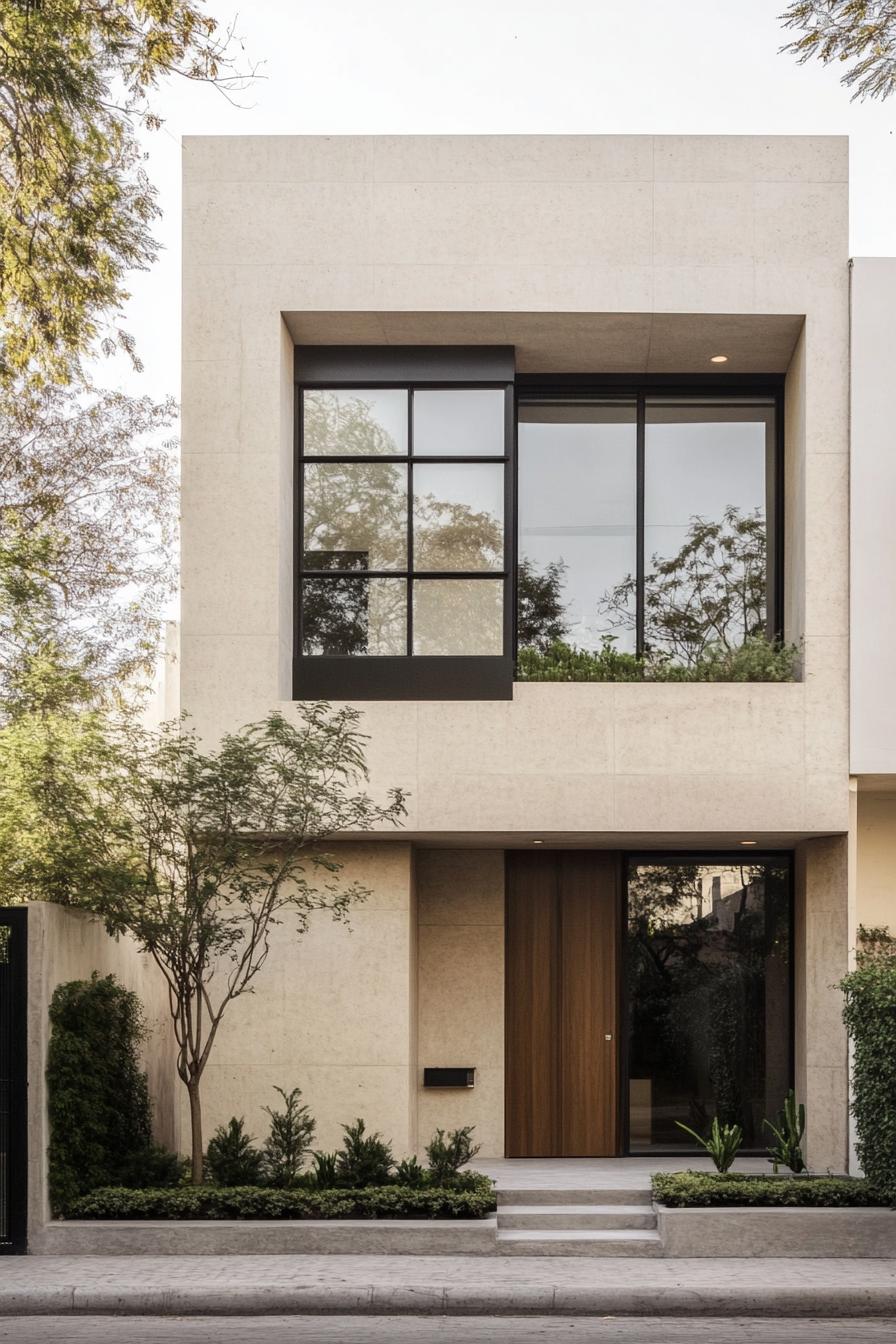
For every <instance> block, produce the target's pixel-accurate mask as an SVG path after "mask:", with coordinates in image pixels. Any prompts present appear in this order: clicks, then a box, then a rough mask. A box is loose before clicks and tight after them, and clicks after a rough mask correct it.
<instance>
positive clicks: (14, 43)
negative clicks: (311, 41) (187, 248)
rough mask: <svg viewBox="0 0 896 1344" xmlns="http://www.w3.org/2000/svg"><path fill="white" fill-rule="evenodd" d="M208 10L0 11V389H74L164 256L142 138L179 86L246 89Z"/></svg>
mask: <svg viewBox="0 0 896 1344" xmlns="http://www.w3.org/2000/svg"><path fill="white" fill-rule="evenodd" d="M231 38H232V34H231V33H230V32H227V33H224V34H223V35H221V34H219V31H218V25H217V24H216V22H215V20H214V19H213V18H211V17H210V16H209V14H208V13H207V12H206V6H205V4H204V3H203V0H198V2H197V0H92V3H90V4H85V3H84V2H83V0H0V332H2V335H0V379H3V378H9V377H10V376H13V375H15V374H19V373H22V372H23V371H25V370H30V371H33V372H37V373H39V374H42V375H43V376H44V377H49V378H51V379H55V380H58V381H64V380H65V379H66V378H67V377H69V376H70V375H71V373H72V371H73V369H75V368H77V367H78V365H79V362H80V359H81V357H82V356H83V355H84V354H85V352H86V351H88V350H89V349H90V348H91V346H92V345H93V343H94V342H95V340H96V339H97V337H98V336H102V337H103V339H104V343H105V344H106V345H107V348H111V347H114V345H116V344H117V345H119V346H120V347H123V348H124V349H126V350H128V351H129V352H133V348H134V344H133V340H132V339H131V338H130V337H129V336H128V335H127V334H126V333H125V332H124V331H122V330H121V329H120V327H118V326H117V321H116V317H117V313H118V311H119V310H120V308H121V306H122V304H123V302H124V301H125V299H126V298H127V297H128V294H127V290H126V288H125V280H126V275H127V272H128V271H129V270H133V269H146V268H147V267H148V266H149V265H150V263H151V262H152V260H153V258H154V257H155V255H156V252H157V244H156V242H155V240H154V239H153V237H152V233H151V226H152V223H153V221H154V219H155V218H156V216H157V215H158V214H159V207H158V203H157V200H156V193H155V190H154V188H153V187H152V185H151V184H150V182H149V180H148V178H147V176H146V173H145V172H144V170H143V167H142V153H141V150H140V146H139V143H138V140H137V137H136V130H137V127H138V125H139V124H140V123H141V122H142V123H144V124H147V125H150V126H157V125H158V124H159V117H158V115H157V113H155V112H154V111H153V110H152V109H151V107H150V105H149V102H148V99H149V97H150V96H151V94H152V93H153V91H154V90H155V89H156V88H157V86H158V85H159V83H160V82H161V81H162V80H164V79H166V78H167V77H168V76H171V75H175V74H177V75H182V76H184V77H186V78H187V79H192V80H202V81H208V82H210V83H215V84H218V85H219V86H221V87H223V88H224V89H228V88H234V87H240V86H241V84H242V80H241V78H240V76H239V75H237V74H236V73H235V71H234V67H233V63H232V60H231V57H230V56H229V49H230V46H231Z"/></svg>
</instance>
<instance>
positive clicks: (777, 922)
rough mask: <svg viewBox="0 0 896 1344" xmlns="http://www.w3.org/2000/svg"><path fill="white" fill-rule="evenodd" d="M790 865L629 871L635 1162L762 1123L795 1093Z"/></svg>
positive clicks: (783, 858) (682, 863)
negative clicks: (723, 1130)
mask: <svg viewBox="0 0 896 1344" xmlns="http://www.w3.org/2000/svg"><path fill="white" fill-rule="evenodd" d="M791 885H792V884H791V864H790V858H789V856H788V855H779V856H772V857H763V858H760V857H759V856H757V857H756V858H753V859H750V861H749V862H743V861H741V859H740V856H738V857H736V858H732V857H725V856H720V857H719V858H717V859H710V858H707V857H705V856H702V855H701V856H696V855H675V856H667V857H663V856H660V855H646V856H643V857H641V858H638V859H632V860H630V861H629V864H628V874H627V887H628V919H627V939H626V942H627V1000H628V1111H629V1151H630V1152H633V1153H635V1152H647V1151H670V1150H676V1149H678V1150H686V1149H689V1148H692V1147H693V1143H692V1141H691V1140H690V1139H689V1138H688V1137H687V1135H686V1134H684V1133H683V1132H682V1131H681V1130H680V1129H679V1128H678V1127H677V1124H676V1121H682V1122H683V1123H684V1124H686V1125H689V1126H690V1127H691V1128H692V1129H694V1130H696V1131H697V1132H698V1133H701V1134H702V1133H705V1132H706V1130H707V1129H708V1127H709V1125H710V1124H711V1123H712V1119H713V1117H714V1116H718V1118H719V1121H720V1123H733V1124H739V1125H740V1126H741V1127H742V1128H743V1131H744V1147H745V1148H747V1149H761V1148H763V1147H764V1146H765V1143H766V1136H765V1135H764V1134H763V1131H762V1121H763V1118H764V1117H766V1116H769V1117H771V1116H774V1115H775V1114H776V1113H777V1111H778V1109H779V1108H780V1106H781V1104H782V1102H783V1100H784V1097H785V1095H786V1093H787V1090H788V1088H789V1087H790V1085H791V1074H792V1064H791V1042H792V1039H793V1032H792V1008H791V1003H792V985H791V981H792V977H791V906H792V901H791Z"/></svg>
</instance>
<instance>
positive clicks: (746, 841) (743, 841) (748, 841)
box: [740, 840, 756, 845]
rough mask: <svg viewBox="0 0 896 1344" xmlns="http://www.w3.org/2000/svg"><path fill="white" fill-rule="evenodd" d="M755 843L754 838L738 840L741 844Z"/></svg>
mask: <svg viewBox="0 0 896 1344" xmlns="http://www.w3.org/2000/svg"><path fill="white" fill-rule="evenodd" d="M755 843H756V841H755V840H741V841H740V844H742V845H755Z"/></svg>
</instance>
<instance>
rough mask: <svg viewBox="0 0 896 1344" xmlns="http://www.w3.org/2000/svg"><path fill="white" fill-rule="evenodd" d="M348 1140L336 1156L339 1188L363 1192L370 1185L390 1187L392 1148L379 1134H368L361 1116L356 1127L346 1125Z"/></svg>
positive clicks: (346, 1139)
mask: <svg viewBox="0 0 896 1344" xmlns="http://www.w3.org/2000/svg"><path fill="white" fill-rule="evenodd" d="M342 1129H343V1132H344V1134H345V1138H344V1139H343V1141H342V1148H341V1150H340V1151H339V1153H337V1155H336V1177H337V1181H338V1183H339V1185H340V1186H344V1187H346V1188H347V1189H350V1190H363V1189H365V1188H366V1187H368V1186H374V1185H388V1183H389V1181H390V1180H391V1178H392V1168H393V1166H394V1165H395V1161H394V1158H393V1157H392V1148H391V1146H390V1145H389V1144H388V1143H386V1142H384V1140H383V1138H382V1137H381V1135H379V1134H367V1133H366V1132H365V1125H364V1121H363V1120H362V1119H360V1117H359V1118H358V1119H357V1120H356V1121H355V1123H354V1124H353V1125H343V1126H342Z"/></svg>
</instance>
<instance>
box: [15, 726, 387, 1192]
mask: <svg viewBox="0 0 896 1344" xmlns="http://www.w3.org/2000/svg"><path fill="white" fill-rule="evenodd" d="M297 715H298V722H295V723H294V722H291V721H287V719H286V718H285V717H284V716H283V715H282V714H279V713H272V714H270V715H268V717H267V718H266V719H264V720H263V721H261V722H259V723H254V724H250V725H248V726H247V727H245V728H242V729H241V730H240V731H239V732H236V733H230V734H227V735H225V736H224V737H223V738H222V740H221V743H220V745H219V746H218V747H217V749H216V750H206V749H205V748H203V746H202V745H201V744H200V742H199V739H198V738H197V736H196V735H195V733H194V732H193V731H192V730H190V728H189V727H188V726H187V724H186V723H185V722H183V721H180V722H174V723H171V724H167V725H165V726H163V728H162V730H161V731H160V732H158V733H151V732H148V731H146V730H145V729H143V728H141V727H140V726H139V725H138V724H136V723H135V722H134V721H132V720H122V721H121V722H120V723H119V724H118V725H117V726H111V727H110V726H108V725H106V726H104V725H103V722H102V721H100V723H99V724H98V728H97V732H98V735H99V736H100V744H99V745H98V747H97V748H96V750H97V751H98V752H101V753H102V755H101V757H100V759H101V762H102V768H101V769H99V770H98V769H97V768H96V759H95V758H90V759H88V760H87V761H86V763H85V774H84V776H82V775H81V774H80V773H79V771H78V769H77V763H74V764H73V765H72V768H71V769H70V771H69V772H68V774H66V775H65V777H64V778H62V779H61V780H60V784H59V799H58V802H57V804H56V807H55V813H54V815H56V816H57V817H58V831H59V833H60V836H64V839H65V843H66V844H68V845H70V846H71V848H72V849H74V848H75V846H76V845H77V846H80V860H79V864H80V866H79V869H78V873H79V880H78V883H77V886H76V887H73V888H69V889H68V896H69V898H70V899H72V900H73V901H74V902H76V903H77V904H79V905H81V906H83V907H85V908H88V909H91V910H93V911H95V912H96V913H97V914H99V915H101V916H102V918H103V919H104V920H105V923H106V926H107V928H108V929H109V931H110V932H112V933H121V932H128V933H130V934H131V935H133V937H134V939H135V940H136V942H137V944H138V945H139V947H140V948H141V949H142V950H143V951H145V952H147V953H148V954H149V955H150V956H151V957H152V958H153V960H154V961H155V962H156V964H157V965H158V967H159V969H160V970H161V972H162V974H163V976H164V978H165V982H166V984H167V986H168V994H169V1007H170V1010H171V1017H172V1021H173V1025H174V1034H175V1041H176V1046H177V1070H178V1075H179V1077H180V1079H181V1081H182V1082H183V1083H184V1084H185V1086H186V1088H187V1091H188V1094H189V1099H190V1110H191V1122H192V1158H191V1160H192V1169H193V1179H194V1180H196V1181H199V1180H201V1179H202V1160H203V1150H202V1113H201V1104H200V1091H199V1087H200V1081H201V1078H202V1075H203V1072H204V1070H205V1067H206V1064H207V1063H208V1059H209V1055H210V1053H211V1050H212V1047H213V1045H214V1042H215V1038H216V1036H217V1033H218V1030H219V1027H220V1025H221V1021H222V1018H223V1016H224V1014H225V1012H226V1010H227V1008H228V1007H229V1005H230V1004H231V1003H233V1002H234V1000H236V999H237V998H239V996H240V995H242V994H245V993H248V992H251V991H252V989H253V987H254V981H255V978H256V976H257V975H258V974H259V972H260V971H261V969H262V967H263V966H264V963H265V961H266V960H267V957H268V952H269V950H270V937H271V933H272V930H273V929H274V928H275V927H276V926H277V925H279V924H281V923H283V922H284V921H285V920H286V919H287V918H288V919H289V921H290V923H291V926H292V928H293V929H294V931H295V932H296V933H297V934H302V933H304V932H305V931H306V929H307V927H308V922H309V919H310V917H311V914H312V912H313V911H315V910H328V911H330V912H331V913H332V915H333V916H334V917H335V918H337V919H344V918H345V917H346V915H347V912H348V910H349V907H350V905H351V904H352V902H354V901H357V900H362V899H363V898H364V896H365V895H366V894H367V892H366V889H365V888H364V887H363V886H362V885H361V884H360V883H357V882H351V883H343V882H342V881H341V877H340V875H341V870H342V863H341V861H340V860H339V859H338V858H337V857H336V856H335V855H333V854H328V853H327V852H325V851H324V850H323V849H321V848H320V846H321V844H322V843H323V842H324V841H325V840H326V838H327V837H328V836H331V835H333V834H335V833H352V832H358V831H366V830H369V829H370V828H371V827H374V826H377V825H392V824H397V823H398V821H399V820H400V818H401V816H402V815H403V812H404V804H403V800H402V796H401V794H400V792H399V791H397V790H393V791H392V792H391V793H390V794H389V797H388V800H387V801H386V802H385V803H384V804H378V803H376V802H375V801H374V800H373V799H371V798H370V796H369V795H368V794H367V793H366V792H365V791H364V789H363V782H364V780H365V779H366V768H365V764H364V743H365V741H366V739H365V738H364V736H363V734H361V733H360V732H359V730H358V720H359V715H358V712H357V711H356V710H353V709H351V708H349V707H343V708H331V707H330V706H328V705H325V704H322V703H311V704H306V705H303V706H302V707H301V708H300V709H299V710H298V711H297ZM10 793H12V794H13V795H14V789H11V790H10ZM13 802H15V797H14V796H13ZM91 804H92V805H93V806H94V807H95V808H96V809H97V814H96V815H97V816H98V817H101V820H98V821H97V822H96V824H93V825H89V826H87V827H84V829H83V830H82V823H83V822H84V821H85V820H90V807H91ZM71 828H76V831H75V834H71ZM56 843H57V847H58V849H59V850H60V851H63V840H62V838H60V839H58V840H57V842H56ZM55 871H56V869H55V868H54V867H51V866H50V865H48V873H49V874H50V875H51V874H52V873H53V872H55ZM41 876H42V872H41V870H38V871H37V872H36V873H35V875H34V877H33V879H32V887H33V889H34V894H37V891H38V889H39V880H40V878H41ZM64 894H66V892H65V889H63V891H61V892H60V891H59V890H58V888H53V889H51V890H48V892H47V895H50V896H52V897H53V898H55V899H59V898H60V896H61V895H64Z"/></svg>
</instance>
